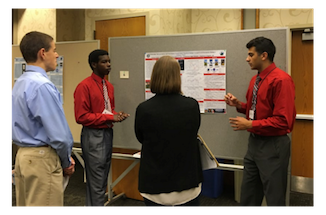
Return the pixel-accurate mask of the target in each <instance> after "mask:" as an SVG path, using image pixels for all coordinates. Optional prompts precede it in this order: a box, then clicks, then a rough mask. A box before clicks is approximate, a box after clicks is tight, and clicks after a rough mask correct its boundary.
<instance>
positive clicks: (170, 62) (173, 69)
mask: <svg viewBox="0 0 326 215" xmlns="http://www.w3.org/2000/svg"><path fill="white" fill-rule="evenodd" d="M150 87H151V91H152V93H156V94H178V93H181V77H180V65H179V63H178V61H176V60H175V59H174V58H173V57H171V56H163V57H160V58H159V59H158V61H156V63H155V65H154V67H153V71H152V76H151V82H150Z"/></svg>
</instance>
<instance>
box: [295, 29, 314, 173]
mask: <svg viewBox="0 0 326 215" xmlns="http://www.w3.org/2000/svg"><path fill="white" fill-rule="evenodd" d="M302 33H303V31H302V30H298V31H292V50H291V51H292V57H291V76H292V78H293V81H294V84H295V95H296V98H295V105H296V110H297V114H311V115H313V108H314V107H313V102H314V101H313V84H314V83H313V77H314V76H313V69H314V68H313V40H308V41H303V40H302ZM291 156H292V161H291V169H292V170H291V174H292V176H302V177H307V178H313V167H314V165H313V156H314V153H313V120H296V121H295V124H294V128H293V132H292V155H291Z"/></svg>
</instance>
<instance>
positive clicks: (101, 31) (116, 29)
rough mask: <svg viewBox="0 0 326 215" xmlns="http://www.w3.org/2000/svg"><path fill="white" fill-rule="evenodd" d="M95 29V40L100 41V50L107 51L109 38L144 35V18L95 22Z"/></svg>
mask: <svg viewBox="0 0 326 215" xmlns="http://www.w3.org/2000/svg"><path fill="white" fill-rule="evenodd" d="M95 29H96V30H95V31H96V32H95V39H96V40H100V41H101V43H100V47H101V49H104V50H107V51H108V50H109V44H108V38H109V37H124V36H142V35H146V25H145V16H140V17H132V18H123V19H110V20H101V21H96V22H95Z"/></svg>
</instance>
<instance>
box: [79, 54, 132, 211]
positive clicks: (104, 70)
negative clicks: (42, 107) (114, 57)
mask: <svg viewBox="0 0 326 215" xmlns="http://www.w3.org/2000/svg"><path fill="white" fill-rule="evenodd" d="M88 62H89V65H90V67H91V68H92V70H93V73H92V74H91V76H89V77H88V78H86V79H84V80H83V81H82V82H80V83H79V84H78V86H77V87H76V90H75V93H74V98H75V118H76V122H77V123H78V124H82V125H83V128H82V132H81V147H82V152H83V157H84V161H85V169H86V206H104V198H105V191H106V186H107V177H108V173H109V169H110V164H111V155H112V138H113V130H112V127H113V124H112V123H113V122H121V121H123V120H124V119H126V118H127V117H128V116H129V114H126V113H124V112H123V111H120V112H119V113H117V112H116V111H115V110H114V88H113V85H112V84H111V83H110V82H108V81H107V80H106V79H105V78H104V77H105V75H108V74H109V72H110V71H111V64H110V57H109V54H108V52H107V51H105V50H99V49H97V50H94V51H92V52H91V53H90V54H89V57H88Z"/></svg>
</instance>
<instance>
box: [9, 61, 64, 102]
mask: <svg viewBox="0 0 326 215" xmlns="http://www.w3.org/2000/svg"><path fill="white" fill-rule="evenodd" d="M14 66H15V68H14V73H15V74H14V80H15V81H16V80H17V79H18V78H19V76H21V75H22V74H23V73H24V72H25V71H26V62H25V60H24V58H22V57H17V58H15V64H14ZM47 75H48V77H49V79H50V81H51V82H52V83H53V84H54V85H55V86H56V88H57V89H58V91H59V92H60V95H61V98H62V103H63V81H62V77H63V56H59V57H58V58H57V68H56V69H55V70H54V71H51V72H47Z"/></svg>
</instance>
